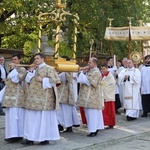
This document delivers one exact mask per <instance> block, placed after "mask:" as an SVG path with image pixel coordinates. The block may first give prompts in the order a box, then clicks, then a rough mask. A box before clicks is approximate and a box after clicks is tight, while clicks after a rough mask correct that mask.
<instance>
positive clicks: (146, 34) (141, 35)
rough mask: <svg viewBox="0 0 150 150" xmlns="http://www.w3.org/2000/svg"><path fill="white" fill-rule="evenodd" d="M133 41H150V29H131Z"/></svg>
mask: <svg viewBox="0 0 150 150" xmlns="http://www.w3.org/2000/svg"><path fill="white" fill-rule="evenodd" d="M130 35H131V40H138V41H139V40H141V41H142V40H143V41H145V40H150V27H145V26H143V27H130Z"/></svg>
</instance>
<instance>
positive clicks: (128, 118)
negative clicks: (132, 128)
mask: <svg viewBox="0 0 150 150" xmlns="http://www.w3.org/2000/svg"><path fill="white" fill-rule="evenodd" d="M126 118H127V120H128V121H133V120H136V119H137V118H134V117H129V116H126Z"/></svg>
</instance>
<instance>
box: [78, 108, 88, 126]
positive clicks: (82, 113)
mask: <svg viewBox="0 0 150 150" xmlns="http://www.w3.org/2000/svg"><path fill="white" fill-rule="evenodd" d="M79 108H80V113H81V119H82V123H83V124H87V121H86V116H85V112H84V108H83V107H79Z"/></svg>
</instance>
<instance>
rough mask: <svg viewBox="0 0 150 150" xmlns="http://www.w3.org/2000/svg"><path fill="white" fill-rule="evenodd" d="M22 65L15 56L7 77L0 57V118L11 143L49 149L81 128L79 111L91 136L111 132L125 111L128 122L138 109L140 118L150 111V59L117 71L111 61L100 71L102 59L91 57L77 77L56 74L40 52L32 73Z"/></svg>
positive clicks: (118, 67) (124, 64) (120, 64)
mask: <svg viewBox="0 0 150 150" xmlns="http://www.w3.org/2000/svg"><path fill="white" fill-rule="evenodd" d="M20 62H21V58H20V55H18V54H14V55H13V56H12V63H11V64H9V66H10V70H9V72H8V75H7V72H6V69H5V67H4V57H2V56H0V115H5V141H7V142H18V141H20V140H21V141H20V142H21V143H22V144H24V145H31V144H34V142H39V144H40V145H45V144H48V143H49V141H51V140H59V139H60V134H59V132H72V131H73V127H79V126H80V125H81V122H80V118H79V115H78V111H77V107H79V110H80V113H81V119H82V123H83V124H86V125H87V128H88V134H87V136H88V137H94V136H96V135H97V133H98V132H99V130H102V129H113V128H114V126H115V124H116V115H119V114H120V111H119V109H120V108H121V107H122V108H124V111H125V114H126V119H127V121H133V120H135V119H137V118H138V117H139V112H140V110H143V114H142V115H141V117H147V116H148V113H149V112H150V76H149V73H148V72H150V55H147V56H145V59H144V62H143V65H142V66H141V67H140V69H139V68H136V67H135V66H134V64H135V62H134V61H133V60H131V59H127V58H124V59H123V60H122V61H117V63H116V66H115V64H114V60H113V58H112V57H109V58H107V59H106V62H104V63H102V64H101V67H100V68H98V59H97V58H95V57H91V58H90V59H89V61H88V64H87V66H85V67H82V70H81V69H80V68H79V72H56V70H55V69H54V68H53V67H51V66H49V65H47V64H46V63H45V56H44V54H42V53H36V54H35V55H34V64H33V65H31V67H30V68H29V69H25V68H24V67H23V66H21V65H20ZM2 107H4V108H5V113H4V111H3V110H2Z"/></svg>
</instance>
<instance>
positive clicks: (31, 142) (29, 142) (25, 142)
mask: <svg viewBox="0 0 150 150" xmlns="http://www.w3.org/2000/svg"><path fill="white" fill-rule="evenodd" d="M20 143H21V144H23V145H33V141H29V140H23V141H21V142H20Z"/></svg>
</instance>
